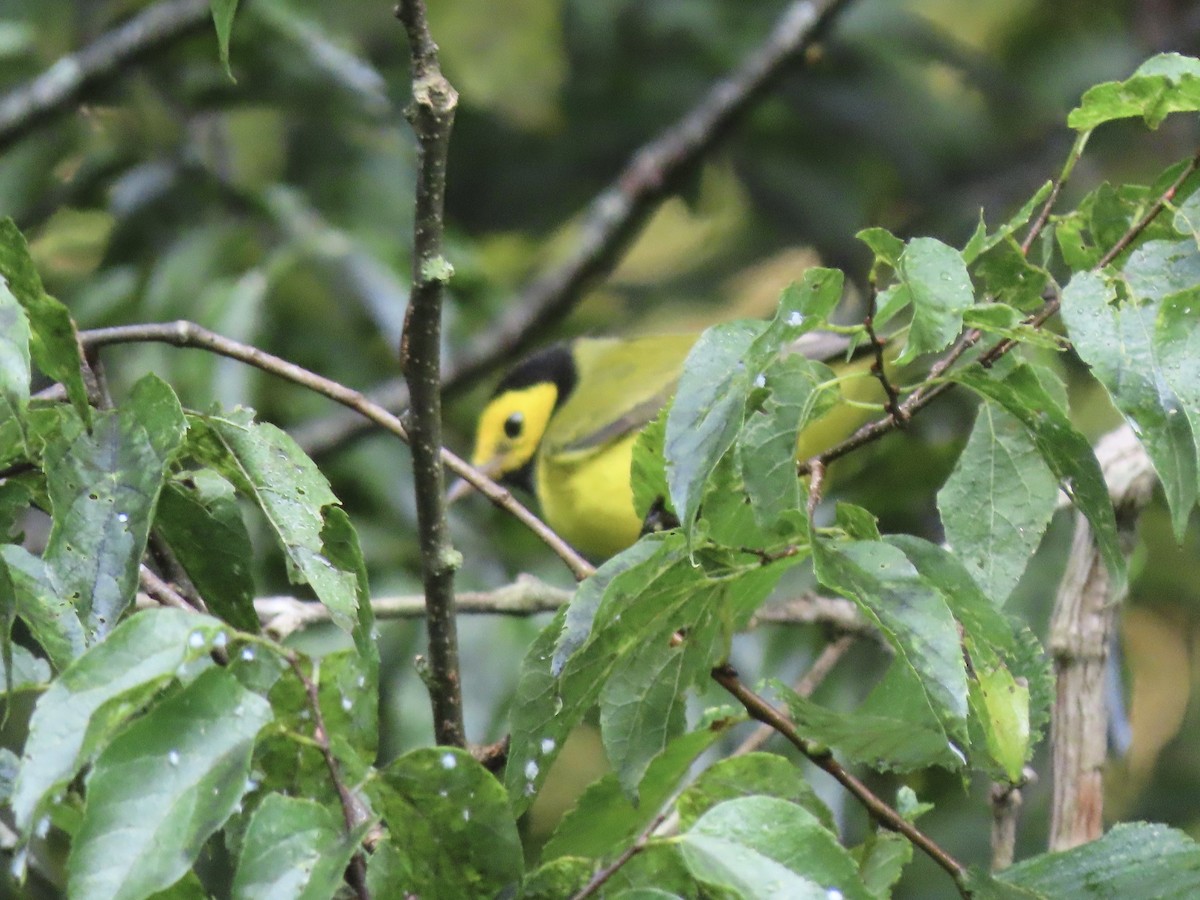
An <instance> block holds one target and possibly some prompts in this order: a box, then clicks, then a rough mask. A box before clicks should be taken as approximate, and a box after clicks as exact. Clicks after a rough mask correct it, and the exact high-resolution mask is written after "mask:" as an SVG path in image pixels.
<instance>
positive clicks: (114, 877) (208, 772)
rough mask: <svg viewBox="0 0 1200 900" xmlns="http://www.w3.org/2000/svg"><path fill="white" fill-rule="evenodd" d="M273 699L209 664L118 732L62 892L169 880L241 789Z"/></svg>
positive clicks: (96, 896)
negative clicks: (268, 700) (245, 686)
mask: <svg viewBox="0 0 1200 900" xmlns="http://www.w3.org/2000/svg"><path fill="white" fill-rule="evenodd" d="M270 721H271V707H270V705H269V704H268V703H267V701H266V700H264V699H263V698H262V697H259V696H258V695H257V694H253V693H251V692H249V691H247V690H246V689H245V688H243V687H242V686H241V685H240V684H239V683H238V681H237V679H236V678H234V677H233V676H232V675H231V674H230V673H228V672H226V671H224V670H223V669H219V668H212V669H209V670H208V671H206V672H204V673H202V674H201V675H200V676H199V677H198V678H196V680H195V681H193V682H192V683H191V684H188V685H186V686H185V687H183V688H182V689H181V690H180V691H179V692H178V693H176V694H174V695H172V696H170V697H168V698H167V699H166V700H164V701H163V702H162V703H160V704H158V705H157V706H156V707H154V708H153V709H152V710H150V712H148V713H146V715H144V716H142V717H141V718H140V719H138V720H136V721H135V722H134V723H133V724H132V725H130V726H129V727H128V728H126V729H125V730H124V731H123V732H122V733H121V734H119V735H118V736H117V737H116V738H115V739H114V740H113V741H112V743H111V744H109V745H108V747H107V748H105V749H104V751H103V752H102V753H101V754H100V757H99V758H98V759H97V760H96V763H95V766H94V767H93V769H92V773H91V775H90V776H89V777H88V781H87V804H86V806H85V808H84V813H83V821H82V824H81V826H80V829H79V833H78V834H77V835H76V836H75V840H74V842H73V844H72V846H71V854H70V857H69V858H68V860H67V871H68V875H69V885H70V889H69V894H68V895H69V896H70V897H72V898H76V897H77V898H86V900H108V898H112V900H124V898H128V900H135V898H142V897H145V896H147V895H148V894H150V893H152V892H154V891H158V890H162V889H163V888H166V887H169V886H170V885H171V884H173V883H174V882H175V881H176V880H177V879H179V878H180V877H182V876H183V874H184V873H185V872H186V871H187V870H188V869H189V868H191V865H192V863H193V861H194V860H195V859H196V857H197V856H198V855H199V853H200V850H201V848H202V847H203V845H204V842H205V840H207V838H208V837H209V835H211V834H212V833H213V832H214V831H216V830H217V829H218V828H219V827H220V826H221V825H222V824H223V823H224V822H225V820H226V819H227V818H229V816H230V815H232V814H233V812H234V809H235V807H236V806H237V803H238V801H239V800H240V799H241V796H242V794H243V793H244V792H245V790H246V777H247V775H249V772H250V754H251V751H252V750H253V748H254V739H255V736H256V735H257V734H258V732H259V731H260V730H261V729H262V728H263V726H265V725H266V724H267V723H268V722H270Z"/></svg>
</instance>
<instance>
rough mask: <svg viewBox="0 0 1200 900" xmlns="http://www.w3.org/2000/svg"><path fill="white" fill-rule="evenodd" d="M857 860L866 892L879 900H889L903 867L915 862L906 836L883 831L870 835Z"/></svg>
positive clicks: (857, 850)
mask: <svg viewBox="0 0 1200 900" xmlns="http://www.w3.org/2000/svg"><path fill="white" fill-rule="evenodd" d="M854 856H855V858H856V859H857V860H858V872H859V877H861V878H862V880H863V885H864V886H865V887H866V889H867V891H869V892H870V894H871V896H873V897H875V898H877V900H889V898H890V897H891V896H892V888H893V887H894V886H895V884H896V882H897V881H899V880H900V876H901V875H902V874H903V873H904V867H905V866H907V865H908V864H909V863H910V862H912V856H913V845H912V844H911V843H909V841H908V838H906V837H904V836H903V835H899V834H896V833H895V832H893V831H884V830H883V829H882V828H881V829H878V830H876V831H874V832H872V833H871V836H870V837H868V838H867V840H866V841H865V842H864V843H863V845H862V846H861V847H858V848H857V849H856V850H855V851H854Z"/></svg>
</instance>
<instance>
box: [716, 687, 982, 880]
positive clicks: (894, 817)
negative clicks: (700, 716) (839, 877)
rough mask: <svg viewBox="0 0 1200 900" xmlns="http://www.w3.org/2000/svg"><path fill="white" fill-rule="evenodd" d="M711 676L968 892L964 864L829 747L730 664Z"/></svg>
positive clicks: (753, 714)
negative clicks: (808, 735)
mask: <svg viewBox="0 0 1200 900" xmlns="http://www.w3.org/2000/svg"><path fill="white" fill-rule="evenodd" d="M712 677H713V680H714V681H716V682H717V684H719V685H721V687H723V688H725V690H727V691H728V692H729V693H730V694H732V695H733V697H734V698H735V699H736V700H737V701H738V702H739V703H741V704H742V706H743V707H745V709H746V712H748V713H749V714H750V716H751V717H752V718H755V719H757V720H758V721H760V722H762V723H763V724H765V725H770V726H771V727H772V728H774V729H775V730H776V731H778V732H779V733H780V734H781V735H783V736H784V737H785V738H787V740H788V741H789V742H790V743H791V744H792V746H793V747H795V748H796V749H797V750H799V751H800V752H801V753H803V754H804V755H805V756H806V757H808V759H809V760H810V761H811V762H812V763H813V764H814V765H816V766H817V767H818V768H821V769H824V770H825V771H826V772H828V773H829V774H830V775H832V776H833V777H834V779H835V780H836V781H837V782H838V783H839V784H841V785H842V787H844V788H845V789H846V790H848V791H849V792H850V793H851V794H852V795H854V798H855V799H856V800H858V802H859V803H861V804H862V806H863V807H864V808H865V809H866V811H867V813H868V814H869V815H870V816H871V818H872V819H874V820H875V821H876V822H878V823H879V824H880V825H881V826H882V827H884V828H887V829H888V830H890V831H895V832H897V833H898V834H902V835H904V837H906V838H908V839H909V840H910V841H911V842H912V843H913V844H914V845H915V846H916V847H917V848H919V849H920V850H921V851H922V852H923V853H925V854H926V855H927V856H928V857H929V858H930V859H932V860H933V861H934V862H935V863H937V864H938V865H939V866H941V867H942V868H943V869H945V870H946V872H948V873H949V874H950V875H951V877H953V878H954V881H955V883H956V884H957V885H958V888H959V891H960V893H962V895H963V896H964V897H966V896H968V894H967V892H966V890H965V889H964V888H963V886H962V879H963V877H964V876H965V875H966V869H965V868H963V865H962V863H960V862H958V860H956V859H955V858H954V857H952V856H951V855H950V854H949V853H947V852H946V851H945V850H944V849H942V847H941V846H940V845H938V844H937V843H936V842H934V841H933V839H932V838H930V837H929V836H928V835H926V834H925V833H924V832H923V831H921V830H920V829H919V828H917V826H915V825H914V824H913V823H912V822H909V821H908V820H907V819H905V818H904V817H903V816H902V815H900V813H898V812H896V810H894V809H892V807H890V806H888V804H887V803H885V802H884V801H883V800H881V799H880V798H879V797H878V796H876V794H875V793H874V792H873V791H871V789H870V788H868V787H867V786H866V785H865V784H863V783H862V782H861V781H859V780H858V779H857V778H855V777H854V776H853V775H851V774H850V773H849V772H847V771H846V770H845V769H844V768H843V767H842V765H841V763H839V762H838V761H837V760H835V759H834V758H833V755H832V754H831V753H830V752H829V751H828V750H817V749H815V748H814V747H813V746H812V745H811V744H810V743H809V742H808V741H806V740H805V739H804V738H803V737H801V736H800V734H799V732H797V731H796V726H795V725H793V724H792V723H791V721H790V720H789V719H788V718H787V717H786V716H784V715H783V714H782V713H780V712H779V711H778V710H777V709H775V707H773V706H771V704H770V703H768V702H767V701H766V700H764V699H763V698H762V697H760V696H759V695H758V694H756V693H755V692H754V691H752V690H750V688H748V687H746V685H744V684H743V683H742V681H741V679H740V678H739V677H738V674H737V672H736V671H735V670H734V669H733V667H732V666H729V665H724V666H718V667H717V668H715V669H713V670H712Z"/></svg>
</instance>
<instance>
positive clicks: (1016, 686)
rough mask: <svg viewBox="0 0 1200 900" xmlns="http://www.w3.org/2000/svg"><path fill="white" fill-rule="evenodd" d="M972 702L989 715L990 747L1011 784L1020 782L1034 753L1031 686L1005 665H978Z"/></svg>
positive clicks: (987, 734)
mask: <svg viewBox="0 0 1200 900" xmlns="http://www.w3.org/2000/svg"><path fill="white" fill-rule="evenodd" d="M971 701H972V704H973V705H974V704H978V706H979V707H980V710H979V714H980V718H981V719H983V718H986V720H987V722H986V727H985V735H986V741H987V750H988V753H989V754H990V755H991V757H992V759H994V760H995V761H996V762H997V763H999V764H1000V766H1001V768H1002V769H1003V771H1004V775H1005V777H1007V779H1008V780H1009V782H1010V783H1012V784H1020V783H1021V782H1022V780H1023V777H1022V772H1023V771H1024V768H1025V761H1026V760H1027V759H1028V758H1029V756H1030V753H1031V749H1032V748H1031V746H1030V732H1029V688H1028V687H1027V686H1025V685H1023V684H1020V683H1018V682H1017V680H1016V679H1015V678H1013V676H1012V673H1011V672H1009V671H1008V669H1007V668H1005V667H1004V666H996V667H987V668H984V667H978V668H976V669H975V679H974V681H973V682H972V685H971Z"/></svg>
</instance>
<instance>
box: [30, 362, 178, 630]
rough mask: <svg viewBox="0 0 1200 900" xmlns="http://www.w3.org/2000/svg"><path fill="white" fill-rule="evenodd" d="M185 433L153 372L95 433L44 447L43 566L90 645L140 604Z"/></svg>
mask: <svg viewBox="0 0 1200 900" xmlns="http://www.w3.org/2000/svg"><path fill="white" fill-rule="evenodd" d="M185 430H186V423H185V421H184V418H183V410H182V409H181V408H180V406H179V400H178V399H177V398H176V397H175V392H174V391H172V390H171V388H170V386H168V385H167V383H166V382H164V381H162V380H161V379H159V378H158V377H157V376H155V375H146V376H145V377H143V378H142V379H141V380H140V381H138V382H137V384H135V385H134V387H133V390H132V391H131V392H130V396H129V400H128V401H127V402H126V403H125V404H124V405H122V406H121V407H120V408H119V409H117V410H115V411H111V410H106V411H104V412H101V413H98V414H97V415H96V419H95V423H94V427H93V429H92V432H91V434H88V433H87V432H82V431H80V432H77V433H75V434H74V435H73V436H72V435H69V434H63V435H60V436H54V437H52V438H51V440H50V442H49V444H48V446H47V447H46V454H45V469H46V486H47V490H48V492H49V494H50V504H51V507H52V509H53V519H54V521H53V525H52V526H51V529H50V537H49V539H48V541H47V544H46V553H45V556H44V560H45V564H46V572H47V574H48V576H49V580H50V582H51V584H53V585H54V587H55V589H56V593H57V594H58V596H60V597H62V598H63V599H65V600H66V601H68V602H69V603H70V604H71V605H73V606H74V607H75V609H76V610H77V611H78V613H79V616H80V618H81V620H82V621H83V623H84V626H85V628H86V629H87V634H88V639H89V642H94V641H96V640H97V639H99V638H101V637H103V636H104V635H106V634H108V632H109V631H111V630H112V628H113V626H114V625H116V623H117V621H118V619H119V618H120V616H121V613H123V612H124V611H125V610H126V608H128V606H129V605H130V604H131V603H132V602H133V598H134V595H135V594H136V592H137V585H138V567H139V566H140V565H141V561H142V554H143V553H144V552H145V549H146V539H147V537H148V536H149V534H150V524H151V521H152V520H153V517H154V510H155V507H156V505H157V503H158V495H159V492H160V491H161V489H162V485H163V479H164V478H165V476H166V473H167V468H168V466H169V465H170V464H171V461H172V460H173V459H174V457H175V454H176V453H177V452H178V450H179V448H180V446H181V444H182V442H183V436H184V432H185Z"/></svg>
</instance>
